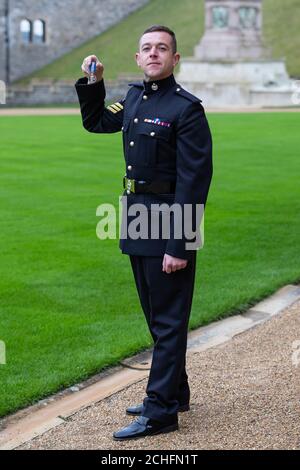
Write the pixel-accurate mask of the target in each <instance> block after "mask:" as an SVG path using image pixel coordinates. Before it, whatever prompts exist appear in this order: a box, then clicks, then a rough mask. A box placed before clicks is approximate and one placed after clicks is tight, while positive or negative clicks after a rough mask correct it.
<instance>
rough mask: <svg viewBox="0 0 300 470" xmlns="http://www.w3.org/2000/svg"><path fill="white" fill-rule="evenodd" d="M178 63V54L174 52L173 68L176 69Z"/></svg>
mask: <svg viewBox="0 0 300 470" xmlns="http://www.w3.org/2000/svg"><path fill="white" fill-rule="evenodd" d="M179 61H180V54H178V52H176V54H174V55H173V66H174V67H176V65H177V64H178V62H179Z"/></svg>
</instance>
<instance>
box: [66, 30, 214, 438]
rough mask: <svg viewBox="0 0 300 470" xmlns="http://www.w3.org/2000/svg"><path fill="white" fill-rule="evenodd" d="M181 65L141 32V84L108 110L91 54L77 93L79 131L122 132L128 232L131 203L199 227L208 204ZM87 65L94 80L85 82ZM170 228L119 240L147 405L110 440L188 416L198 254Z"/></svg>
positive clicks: (203, 146) (172, 43)
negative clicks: (131, 283) (146, 366)
mask: <svg viewBox="0 0 300 470" xmlns="http://www.w3.org/2000/svg"><path fill="white" fill-rule="evenodd" d="M179 59H180V55H179V54H178V53H177V44H176V37H175V34H174V33H173V32H172V31H171V30H170V29H169V28H167V27H164V26H152V27H150V28H148V29H147V30H146V31H145V32H144V33H143V35H142V37H141V39H140V43H139V52H138V53H137V54H136V61H137V65H138V66H139V67H140V68H141V69H142V71H143V72H144V81H143V82H142V83H132V84H130V89H129V91H128V93H127V95H126V97H125V99H123V100H121V101H120V102H117V103H115V104H112V105H110V106H107V107H105V102H104V100H105V87H104V81H103V71H104V67H103V65H102V63H101V62H100V61H99V60H98V59H97V57H96V56H93V55H92V56H88V57H87V58H86V59H84V61H83V64H82V71H83V72H84V75H85V78H81V79H79V80H78V81H77V83H76V85H75V86H76V90H77V94H78V98H79V102H80V107H81V113H82V120H83V126H84V128H85V129H87V130H88V131H89V132H96V133H111V132H118V131H122V132H123V147H124V156H125V163H126V176H125V178H124V188H125V191H124V196H123V198H126V211H127V212H126V214H125V215H126V216H127V217H126V222H125V227H123V229H124V228H125V231H126V230H127V229H128V227H129V225H130V222H131V221H132V217H130V214H129V212H130V208H132V207H133V204H136V203H139V204H143V207H145V208H146V212H147V215H148V216H149V219H150V215H151V216H152V215H153V213H154V212H157V206H155V204H156V205H157V204H159V205H162V204H163V206H162V207H167V208H169V207H171V206H172V205H173V203H176V204H178V205H179V206H180V207H182V208H183V209H184V207H185V205H190V206H191V207H192V208H193V210H192V212H191V214H192V215H191V218H192V219H193V220H192V221H191V222H192V225H193V227H194V228H195V224H196V222H195V216H196V215H195V210H194V209H195V208H196V205H197V204H202V205H203V206H204V205H205V203H206V199H207V195H208V190H209V186H210V181H211V177H212V142H211V134H210V130H209V127H208V123H207V120H206V117H205V113H204V110H203V107H202V105H201V101H200V100H199V99H198V98H196V97H195V96H193V95H191V94H190V93H188V92H187V91H185V90H184V89H183V88H182V87H181V86H180V85H178V84H177V83H176V81H175V79H174V75H173V71H174V68H175V66H176V65H177V63H178V61H179ZM92 61H96V77H97V81H96V83H93V84H88V79H87V76H88V75H89V73H90V72H89V70H90V69H89V67H90V64H91V62H92ZM162 213H163V211H162ZM162 213H160V216H161V214H162ZM123 215H124V214H123ZM151 220H152V219H151ZM147 221H148V219H147ZM169 222H170V223H169V225H170V227H169V228H170V232H169V237H168V238H166V237H164V236H162V233H161V231H160V232H159V236H158V237H157V236H156V237H151V233H152V232H151V224H150V226H149V227H148V228H147V230H148V235H149V236H147V237H144V236H141V237H136V236H134V237H131V236H130V234H129V230H128V233H126V236H124V237H122V239H121V240H120V247H121V250H122V252H123V253H125V254H127V255H129V256H130V261H131V266H132V270H133V274H134V278H135V283H136V287H137V291H138V294H139V298H140V302H141V305H142V308H143V311H144V314H145V317H146V320H147V323H148V326H149V330H150V332H151V335H152V337H153V340H154V350H153V358H152V365H151V370H150V376H149V380H148V385H147V390H146V398H145V399H144V401H143V403H141V404H139V405H136V406H131V407H129V408H127V410H126V411H127V414H130V415H134V416H136V417H137V418H136V419H135V420H134V421H133V422H132V423H131V424H129V425H128V426H127V427H125V428H123V429H121V430H119V431H117V432H115V433H114V438H115V439H117V440H125V439H133V438H137V437H144V436H148V435H154V434H159V433H167V432H170V431H174V430H176V429H178V417H177V416H178V412H184V411H188V410H189V400H190V390H189V384H188V377H187V374H186V369H185V356H186V344H187V331H188V321H189V316H190V310H191V305H192V296H193V288H194V277H195V265H196V251H195V250H190V249H187V245H186V242H187V237H186V236H185V232H184V233H183V236H182V237H180V238H179V237H177V236H176V234H175V231H176V230H175V222H174V217H173V218H172V217H170V219H169ZM123 225H124V224H123Z"/></svg>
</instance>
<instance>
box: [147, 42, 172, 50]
mask: <svg viewBox="0 0 300 470" xmlns="http://www.w3.org/2000/svg"><path fill="white" fill-rule="evenodd" d="M151 45H152V44H151V43H150V42H145V44H142V45H141V49H142V48H143V47H145V46H151ZM154 45H156V46H166V47H168V48H169V47H170V46H168V44H166V43H164V42H159V43H158V44H154Z"/></svg>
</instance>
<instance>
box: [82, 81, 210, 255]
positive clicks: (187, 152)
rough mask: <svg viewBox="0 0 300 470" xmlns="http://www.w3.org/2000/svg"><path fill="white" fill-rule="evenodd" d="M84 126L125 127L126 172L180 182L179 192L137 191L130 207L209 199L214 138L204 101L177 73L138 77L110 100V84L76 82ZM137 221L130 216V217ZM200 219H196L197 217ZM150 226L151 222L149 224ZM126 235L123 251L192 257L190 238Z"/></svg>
mask: <svg viewBox="0 0 300 470" xmlns="http://www.w3.org/2000/svg"><path fill="white" fill-rule="evenodd" d="M75 87H76V91H77V94H78V98H79V103H80V108H81V114H82V121H83V126H84V128H85V129H87V130H88V131H89V132H96V133H112V132H118V131H122V132H123V148H124V156H125V163H126V170H125V174H126V176H127V177H128V178H130V179H135V180H138V181H147V182H152V181H168V182H175V183H176V189H175V193H174V194H134V193H131V194H130V195H128V197H127V207H128V208H129V207H130V206H131V205H132V204H134V203H143V204H144V205H145V206H146V207H147V208H148V210H149V211H150V210H151V205H152V204H162V203H167V204H169V205H171V204H173V203H174V202H175V203H178V204H180V205H183V204H193V207H195V204H204V205H205V203H206V199H207V195H208V190H209V186H210V181H211V177H212V139H211V133H210V129H209V126H208V123H207V119H206V116H205V113H204V109H203V107H202V105H201V101H200V100H199V99H198V98H196V97H195V96H193V95H192V94H190V93H189V92H187V91H186V90H184V89H183V88H182V87H181V86H180V85H178V84H177V83H176V81H175V78H174V76H173V75H171V76H169V77H168V78H165V79H163V80H159V81H156V82H143V83H132V84H130V89H129V91H128V93H127V96H126V97H125V99H123V100H121V101H120V102H118V103H115V104H113V105H110V106H108V107H106V106H105V86H104V82H103V80H102V81H101V82H98V83H95V84H91V85H88V84H87V78H81V79H79V80H78V81H77V82H76V85H75ZM130 221H131V219H130V217H128V223H129V222H130ZM193 222H194V221H193ZM149 232H150V227H149ZM172 234H173V230H172V229H171V236H170V238H169V239H167V240H165V239H163V238H161V237H160V238H159V239H152V240H151V239H148V240H145V239H141V238H139V239H134V240H133V239H130V238H128V239H123V240H121V241H120V247H121V250H122V252H123V253H126V254H129V255H141V256H163V255H164V253H167V254H169V255H171V256H175V257H177V258H182V259H189V258H190V255H191V252H189V251H187V250H186V246H185V242H186V240H185V238H184V237H183V238H182V239H176V238H175V237H174V236H172Z"/></svg>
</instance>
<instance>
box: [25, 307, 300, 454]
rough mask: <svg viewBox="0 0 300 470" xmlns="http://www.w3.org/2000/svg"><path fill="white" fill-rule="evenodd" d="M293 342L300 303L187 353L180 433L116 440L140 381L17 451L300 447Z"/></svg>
mask: <svg viewBox="0 0 300 470" xmlns="http://www.w3.org/2000/svg"><path fill="white" fill-rule="evenodd" d="M296 340H300V302H296V303H295V304H293V305H292V306H291V307H289V308H288V309H286V310H285V311H284V312H282V313H281V314H280V315H278V316H277V317H274V318H273V319H271V320H270V321H268V322H266V323H264V324H262V325H260V326H258V327H256V328H254V329H252V330H248V331H247V332H245V333H242V334H240V335H239V336H236V337H235V338H234V339H233V340H231V341H230V342H228V343H225V344H223V345H221V346H218V347H216V348H213V349H210V350H207V351H204V352H197V353H196V352H194V353H193V352H192V351H190V353H189V358H188V373H189V377H190V383H191V390H192V397H191V411H190V412H188V413H181V414H180V415H179V418H180V419H179V423H180V429H179V431H177V432H174V433H170V434H167V435H158V436H155V437H147V438H145V439H139V440H134V441H127V442H116V441H114V440H113V439H112V437H111V436H112V432H113V431H114V430H116V429H119V428H120V427H123V426H125V425H126V424H127V423H129V422H130V420H131V418H130V417H129V416H126V415H125V412H124V410H125V408H126V407H127V406H128V405H130V404H133V403H137V402H139V401H140V400H142V398H143V396H144V388H145V385H146V380H142V381H141V382H139V383H138V384H135V385H132V386H130V387H128V388H127V389H126V390H123V391H122V392H120V393H117V394H115V395H113V396H112V397H110V398H107V399H105V400H103V401H101V402H99V403H97V404H95V405H93V406H91V407H89V408H87V409H84V410H83V411H80V412H78V413H76V414H75V415H73V416H72V417H71V418H69V420H68V421H66V422H65V423H64V424H62V425H61V426H58V427H57V428H55V429H52V430H51V431H49V432H47V433H45V434H44V435H42V436H40V437H38V438H36V439H33V440H32V441H30V442H29V443H27V444H26V445H22V446H21V447H19V449H98V450H100V449H103V450H113V449H121V450H125V449H145V450H149V449H153V450H159V449H161V450H162V449H164V450H176V449H181V450H185V449H190V450H200V449H300V419H299V418H300V351H299V355H298V356H299V365H298V366H296V365H295V364H296V363H297V359H298V357H297V353H298V351H295V352H294V358H295V359H296V362H295V364H293V361H292V354H293V342H294V341H296ZM299 343H300V341H299ZM294 346H295V347H296V346H297V344H296V343H295V345H294ZM299 349H300V348H299Z"/></svg>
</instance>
